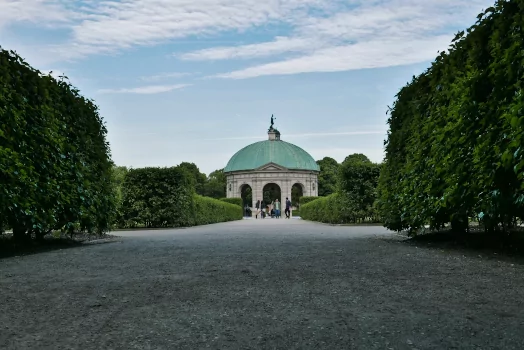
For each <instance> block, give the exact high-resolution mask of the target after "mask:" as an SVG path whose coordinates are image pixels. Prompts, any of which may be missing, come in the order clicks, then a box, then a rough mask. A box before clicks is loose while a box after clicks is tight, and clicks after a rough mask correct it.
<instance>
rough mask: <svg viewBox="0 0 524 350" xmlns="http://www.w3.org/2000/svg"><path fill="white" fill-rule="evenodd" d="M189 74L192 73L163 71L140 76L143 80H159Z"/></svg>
mask: <svg viewBox="0 0 524 350" xmlns="http://www.w3.org/2000/svg"><path fill="white" fill-rule="evenodd" d="M188 75H191V73H187V72H186V73H183V72H172V73H161V74H157V75H150V76H144V77H140V80H142V81H158V80H164V79H170V78H182V77H186V76H188Z"/></svg>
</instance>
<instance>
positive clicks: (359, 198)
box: [300, 154, 381, 224]
mask: <svg viewBox="0 0 524 350" xmlns="http://www.w3.org/2000/svg"><path fill="white" fill-rule="evenodd" d="M317 163H318V164H319V166H320V174H319V179H318V192H319V193H318V194H319V196H320V197H302V199H301V202H300V203H301V205H300V216H301V217H302V218H303V219H306V220H313V221H320V222H326V223H333V224H344V223H362V222H379V220H380V219H379V216H378V213H377V210H376V207H375V201H376V198H377V184H378V178H379V175H380V168H381V165H380V164H376V163H373V162H371V161H370V160H369V159H368V158H367V157H366V156H365V155H363V154H352V155H349V156H347V157H346V158H345V159H344V161H343V162H342V163H341V164H339V163H338V162H337V161H336V160H335V159H333V158H329V157H326V158H324V159H322V160H319V161H317Z"/></svg>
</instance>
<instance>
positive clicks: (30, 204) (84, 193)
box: [0, 48, 114, 240]
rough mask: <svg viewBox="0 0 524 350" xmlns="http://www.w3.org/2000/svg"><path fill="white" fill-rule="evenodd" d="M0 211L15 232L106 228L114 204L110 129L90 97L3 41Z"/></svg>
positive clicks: (22, 236)
mask: <svg viewBox="0 0 524 350" xmlns="http://www.w3.org/2000/svg"><path fill="white" fill-rule="evenodd" d="M0 86H2V87H3V89H1V90H0V123H1V124H0V125H1V129H0V189H1V191H2V193H1V194H0V217H1V218H3V219H2V221H3V222H2V224H3V225H4V226H6V227H10V228H12V229H13V233H14V236H15V238H17V239H22V240H25V239H29V238H31V237H32V235H33V234H34V235H36V236H37V237H39V238H41V237H43V235H44V234H46V233H48V232H50V231H51V230H53V229H61V228H66V229H68V230H72V229H73V228H74V227H78V228H79V229H82V230H87V231H97V232H99V233H102V232H104V231H106V230H108V229H109V225H110V220H111V217H112V215H113V211H114V198H113V190H112V187H111V166H112V164H111V159H110V152H109V145H108V143H107V142H106V134H107V130H106V128H105V126H104V125H103V121H102V118H101V117H100V115H99V114H98V108H97V106H96V105H95V104H94V103H93V101H91V100H88V99H86V98H84V97H83V96H81V95H80V94H79V91H78V90H77V89H76V88H74V87H72V86H71V85H70V84H69V83H68V82H67V81H66V80H65V79H60V80H56V79H54V78H53V77H52V76H50V75H42V74H41V72H39V71H37V70H35V69H33V68H32V67H31V66H29V65H28V64H27V63H26V62H24V61H23V60H22V58H20V57H19V56H18V55H16V54H15V53H14V52H12V51H11V52H8V51H5V50H2V49H1V48H0Z"/></svg>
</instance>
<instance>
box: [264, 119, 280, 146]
mask: <svg viewBox="0 0 524 350" xmlns="http://www.w3.org/2000/svg"><path fill="white" fill-rule="evenodd" d="M275 119H277V118H275V117H274V116H273V114H271V126H270V127H269V129H268V131H267V134H268V136H269V140H270V141H280V132H279V131H278V130H277V129H275V128H274V127H273V125H275V121H274V120H275Z"/></svg>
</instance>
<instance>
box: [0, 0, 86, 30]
mask: <svg viewBox="0 0 524 350" xmlns="http://www.w3.org/2000/svg"><path fill="white" fill-rule="evenodd" d="M75 17H76V14H75V12H73V11H71V10H69V9H67V7H66V6H65V5H64V2H61V1H58V0H0V29H2V28H3V27H6V26H8V25H10V24H12V23H15V22H32V23H38V24H39V25H42V26H46V25H51V24H55V25H58V24H65V23H69V22H71V21H72V19H74V18H75Z"/></svg>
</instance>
